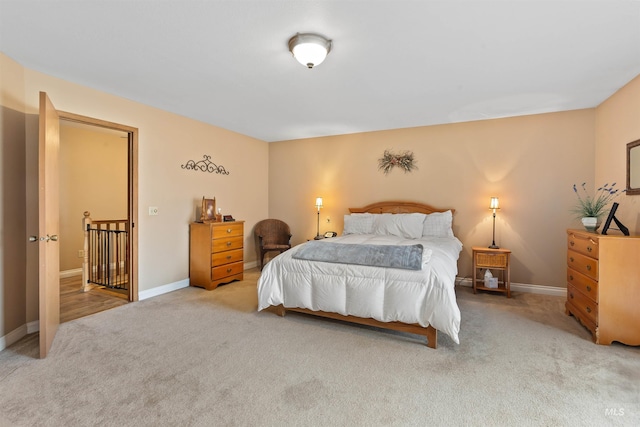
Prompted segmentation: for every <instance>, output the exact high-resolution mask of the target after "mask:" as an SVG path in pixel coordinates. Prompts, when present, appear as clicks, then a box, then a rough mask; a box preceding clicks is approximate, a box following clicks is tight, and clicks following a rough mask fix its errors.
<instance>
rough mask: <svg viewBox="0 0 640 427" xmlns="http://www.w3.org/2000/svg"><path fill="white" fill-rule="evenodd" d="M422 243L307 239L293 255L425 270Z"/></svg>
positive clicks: (299, 257) (316, 259)
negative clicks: (385, 243) (373, 243)
mask: <svg viewBox="0 0 640 427" xmlns="http://www.w3.org/2000/svg"><path fill="white" fill-rule="evenodd" d="M422 249H423V248H422V245H420V244H416V245H406V246H396V245H358V244H351V243H329V242H315V241H312V242H307V243H306V244H305V245H302V246H301V247H300V248H299V249H298V250H297V251H296V252H295V254H294V255H293V258H296V259H303V260H308V261H322V262H335V263H341V264H358V265H368V266H375V267H390V268H402V269H405V270H420V269H422Z"/></svg>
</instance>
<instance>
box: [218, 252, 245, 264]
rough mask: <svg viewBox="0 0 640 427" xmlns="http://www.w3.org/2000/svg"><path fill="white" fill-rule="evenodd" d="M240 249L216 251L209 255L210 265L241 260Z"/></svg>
mask: <svg viewBox="0 0 640 427" xmlns="http://www.w3.org/2000/svg"><path fill="white" fill-rule="evenodd" d="M243 255H244V254H243V250H242V249H235V250H232V251H224V252H217V253H214V254H212V255H211V265H212V266H213V267H218V266H220V265H224V264H229V263H232V262H238V261H242V256H243Z"/></svg>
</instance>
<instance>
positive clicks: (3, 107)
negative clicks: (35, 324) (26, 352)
mask: <svg viewBox="0 0 640 427" xmlns="http://www.w3.org/2000/svg"><path fill="white" fill-rule="evenodd" d="M23 87H24V75H23V72H22V67H21V66H20V65H18V64H17V63H16V62H14V61H11V60H9V59H8V58H6V57H4V56H3V55H1V54H0V139H1V144H0V341H3V340H4V337H5V336H6V335H7V334H9V333H10V332H14V331H16V330H18V329H19V328H21V327H24V326H25V324H26V290H25V286H24V284H25V280H26V278H25V275H26V245H27V243H26V242H27V233H26V219H25V218H26V200H25V179H24V177H25V115H24V93H23V91H22V88H23ZM0 348H1V347H0Z"/></svg>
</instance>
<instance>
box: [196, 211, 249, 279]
mask: <svg viewBox="0 0 640 427" xmlns="http://www.w3.org/2000/svg"><path fill="white" fill-rule="evenodd" d="M243 243H244V221H234V222H211V223H201V222H193V223H191V226H190V243H189V249H190V251H189V284H190V285H191V286H199V287H201V288H205V289H208V290H211V289H215V288H216V287H217V286H218V285H219V284H221V283H228V282H231V281H233V280H242V278H243V272H244V249H243Z"/></svg>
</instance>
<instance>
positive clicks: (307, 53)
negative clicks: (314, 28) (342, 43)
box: [289, 33, 331, 68]
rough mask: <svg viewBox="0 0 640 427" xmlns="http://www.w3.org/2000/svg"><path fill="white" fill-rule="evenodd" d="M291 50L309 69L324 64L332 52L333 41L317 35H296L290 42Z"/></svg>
mask: <svg viewBox="0 0 640 427" xmlns="http://www.w3.org/2000/svg"><path fill="white" fill-rule="evenodd" d="M289 50H290V51H291V54H292V55H293V57H294V58H296V60H297V61H298V62H299V63H301V64H302V65H304V66H305V67H307V68H313V67H315V66H316V65H320V64H322V61H324V59H325V58H326V57H327V54H328V53H329V52H330V51H331V40H327V39H325V38H324V37H322V36H319V35H317V34H309V33H307V34H300V33H298V34H296V35H295V36H293V37H291V39H290V40H289Z"/></svg>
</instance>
